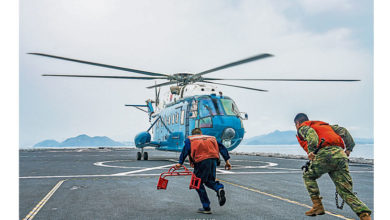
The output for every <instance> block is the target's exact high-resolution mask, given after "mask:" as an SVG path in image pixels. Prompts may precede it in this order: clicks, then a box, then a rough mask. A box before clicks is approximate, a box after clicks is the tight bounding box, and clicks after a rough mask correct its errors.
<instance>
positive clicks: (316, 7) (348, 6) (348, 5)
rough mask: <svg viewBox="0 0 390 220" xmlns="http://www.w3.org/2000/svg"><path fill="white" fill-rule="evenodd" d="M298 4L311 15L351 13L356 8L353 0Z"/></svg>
mask: <svg viewBox="0 0 390 220" xmlns="http://www.w3.org/2000/svg"><path fill="white" fill-rule="evenodd" d="M298 2H299V3H300V4H301V6H302V7H303V9H304V10H305V11H306V12H307V13H310V14H318V13H325V12H329V11H350V10H352V9H353V8H354V4H353V3H354V2H353V1H352V0H325V1H324V0H298Z"/></svg>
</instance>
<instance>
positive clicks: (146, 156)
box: [144, 152, 148, 160]
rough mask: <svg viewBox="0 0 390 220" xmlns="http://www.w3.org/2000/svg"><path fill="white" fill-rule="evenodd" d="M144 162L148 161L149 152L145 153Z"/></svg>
mask: <svg viewBox="0 0 390 220" xmlns="http://www.w3.org/2000/svg"><path fill="white" fill-rule="evenodd" d="M144 160H148V152H144Z"/></svg>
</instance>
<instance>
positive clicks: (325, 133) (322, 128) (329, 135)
mask: <svg viewBox="0 0 390 220" xmlns="http://www.w3.org/2000/svg"><path fill="white" fill-rule="evenodd" d="M302 126H309V127H311V128H313V129H314V130H315V132H316V133H317V135H318V140H321V139H322V138H323V139H324V140H325V141H324V143H323V144H322V147H326V146H339V147H341V148H343V149H344V148H345V145H344V141H343V139H342V138H341V137H340V136H339V135H338V134H337V133H336V132H334V131H333V129H332V127H331V126H330V125H329V124H328V123H326V122H323V121H305V122H303V123H302V124H301V125H300V126H299V128H301V127H302ZM299 128H298V129H299ZM297 139H298V142H299V144H300V145H301V147H302V148H303V149H304V150H305V151H306V153H308V148H307V141H305V140H304V139H303V138H301V137H300V135H299V134H298V135H297ZM319 144H320V141H319V143H318V145H319ZM317 147H318V146H317Z"/></svg>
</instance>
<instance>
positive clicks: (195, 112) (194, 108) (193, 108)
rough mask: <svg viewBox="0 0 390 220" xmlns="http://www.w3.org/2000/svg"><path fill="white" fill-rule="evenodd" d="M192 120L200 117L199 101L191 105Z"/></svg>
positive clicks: (193, 101) (194, 101)
mask: <svg viewBox="0 0 390 220" xmlns="http://www.w3.org/2000/svg"><path fill="white" fill-rule="evenodd" d="M191 113H192V115H191V118H196V117H197V116H198V101H197V100H195V99H194V100H192V103H191Z"/></svg>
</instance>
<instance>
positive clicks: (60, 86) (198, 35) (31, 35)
mask: <svg viewBox="0 0 390 220" xmlns="http://www.w3.org/2000/svg"><path fill="white" fill-rule="evenodd" d="M19 16H20V26H19V28H20V32H19V35H20V38H19V40H20V42H19V43H20V44H19V45H20V47H19V71H20V73H19V116H20V117H19V132H20V135H19V145H20V147H28V146H32V145H34V144H36V143H37V142H40V141H42V140H45V139H54V140H57V141H63V140H65V139H66V138H69V137H73V136H77V135H79V134H87V135H90V136H108V137H110V138H112V139H114V140H117V141H133V138H134V136H135V135H136V134H137V133H139V132H141V131H145V130H146V129H147V128H148V127H149V123H148V118H147V115H146V114H145V113H143V112H141V111H138V110H136V109H131V108H128V107H125V106H124V104H143V103H144V101H145V100H146V99H148V98H153V97H154V90H150V89H146V88H145V87H147V86H150V85H153V84H154V82H152V81H136V80H116V79H83V78H60V77H42V76H41V74H90V75H99V74H101V75H123V76H140V75H139V74H136V73H128V72H121V71H118V70H110V69H105V68H101V67H94V66H89V65H83V64H79V63H72V62H67V61H62V60H54V59H49V58H44V57H38V56H32V55H28V54H26V53H29V52H40V53H48V54H53V55H58V56H64V57H70V58H75V59H81V60H88V61H93V62H100V63H105V64H111V65H117V66H123V67H129V68H134V69H141V70H146V71H151V72H159V73H165V74H174V73H177V72H201V71H203V70H207V69H210V68H213V67H217V66H220V65H222V64H226V63H229V62H232V61H236V60H239V59H243V58H247V57H250V56H253V55H256V54H260V53H271V54H273V55H274V57H272V58H268V59H264V60H260V61H256V62H252V63H249V64H245V65H241V66H237V67H233V68H230V69H226V70H222V71H218V72H214V73H210V74H208V75H207V76H209V77H224V78H333V79H360V80H362V81H360V82H354V83H329V82H326V83H324V82H322V83H319V82H310V83H309V82H234V84H237V85H242V86H249V87H256V88H260V89H267V90H269V92H267V93H261V92H256V91H249V90H242V89H238V88H231V87H223V86H220V88H221V89H222V90H223V91H224V94H225V95H227V96H229V97H231V98H232V99H233V100H235V102H236V104H237V105H238V107H239V109H240V111H243V112H247V113H248V115H249V120H247V121H245V122H244V126H245V129H246V134H245V137H253V136H257V135H261V134H265V133H269V132H272V131H274V130H276V129H278V130H294V129H295V127H294V124H293V118H294V116H295V115H296V114H297V113H299V112H305V113H307V114H308V116H309V118H310V119H313V120H323V121H327V122H329V123H331V124H339V125H341V126H344V127H346V128H347V129H348V130H349V131H350V132H351V134H352V135H353V136H354V137H366V138H372V137H373V4H372V1H365V0H337V1H336V0H327V1H322V0H292V1H285V0H270V1H266V0H253V1H251V0H246V1H223V0H220V1H218V0H217V1H189V0H187V1H179V0H176V1H172V0H168V1H150V0H143V1H124V0H123V1H113V0H93V1H92V0H83V1H75V0H66V1H65V0H57V1H50V0H36V1H26V0H23V1H20V13H19ZM162 82H165V81H162V80H159V81H157V83H162ZM229 83H233V82H231V81H229ZM165 89H168V88H165Z"/></svg>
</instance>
